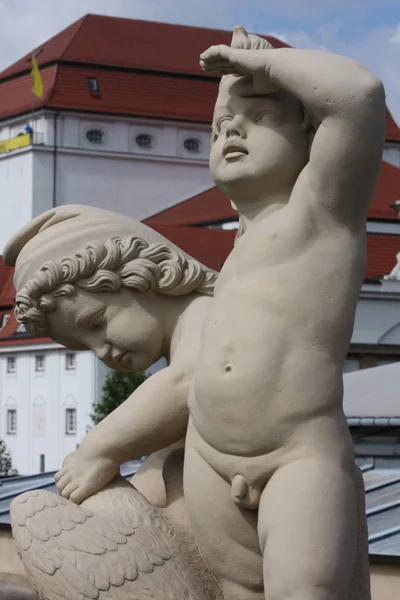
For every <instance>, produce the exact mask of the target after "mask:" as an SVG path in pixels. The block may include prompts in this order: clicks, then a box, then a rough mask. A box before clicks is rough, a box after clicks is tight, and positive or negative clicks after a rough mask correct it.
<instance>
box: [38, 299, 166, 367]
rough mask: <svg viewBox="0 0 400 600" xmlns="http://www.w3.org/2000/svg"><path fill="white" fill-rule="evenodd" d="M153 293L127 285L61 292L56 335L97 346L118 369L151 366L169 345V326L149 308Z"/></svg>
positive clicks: (53, 321)
mask: <svg viewBox="0 0 400 600" xmlns="http://www.w3.org/2000/svg"><path fill="white" fill-rule="evenodd" d="M149 296H150V295H149V294H140V293H135V292H133V291H131V290H129V289H127V288H121V289H120V290H119V291H118V292H100V293H90V292H86V291H83V290H77V292H76V294H75V295H74V296H71V297H64V296H63V297H59V298H57V309H56V310H55V311H54V312H53V313H50V314H49V316H48V322H49V328H50V335H51V337H52V338H53V339H54V340H55V341H56V342H59V343H60V344H62V345H64V346H66V347H67V348H71V349H73V350H87V349H89V350H93V351H94V352H95V353H96V355H97V357H98V358H99V359H100V360H101V361H102V362H104V363H105V364H106V365H107V366H108V367H110V368H111V369H114V370H116V371H124V372H134V371H141V370H143V369H147V368H148V367H149V366H150V365H152V364H153V363H154V362H156V361H157V360H159V359H160V358H161V356H162V344H163V327H162V324H161V323H160V321H159V319H158V318H157V316H156V315H155V314H153V311H152V310H151V308H150V309H149V306H148V305H149V302H148V300H149ZM150 304H151V303H150Z"/></svg>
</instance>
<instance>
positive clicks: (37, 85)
mask: <svg viewBox="0 0 400 600" xmlns="http://www.w3.org/2000/svg"><path fill="white" fill-rule="evenodd" d="M42 50H43V48H40V49H39V50H36V51H35V52H33V53H32V59H31V62H32V68H31V75H32V103H31V123H30V128H31V130H32V131H31V144H32V145H33V142H34V134H35V132H34V118H33V115H34V112H35V103H36V102H35V100H36V97H37V96H38V97H40V98H42V97H43V82H42V78H41V75H40V70H39V65H38V63H37V60H36V57H37V56H39V54H40V53H41V52H42ZM28 125H29V123H28Z"/></svg>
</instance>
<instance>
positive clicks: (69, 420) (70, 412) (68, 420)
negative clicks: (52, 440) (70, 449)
mask: <svg viewBox="0 0 400 600" xmlns="http://www.w3.org/2000/svg"><path fill="white" fill-rule="evenodd" d="M76 424H77V423H76V408H67V409H66V410H65V433H66V434H68V435H72V434H74V433H76Z"/></svg>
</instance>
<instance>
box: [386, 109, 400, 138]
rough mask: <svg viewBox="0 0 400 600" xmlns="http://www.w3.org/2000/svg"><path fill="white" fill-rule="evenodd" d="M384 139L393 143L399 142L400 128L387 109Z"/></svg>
mask: <svg viewBox="0 0 400 600" xmlns="http://www.w3.org/2000/svg"><path fill="white" fill-rule="evenodd" d="M386 139H387V140H390V141H393V142H400V127H399V126H398V125H397V123H396V121H395V120H394V119H393V117H392V115H391V113H390V111H389V110H388V109H386Z"/></svg>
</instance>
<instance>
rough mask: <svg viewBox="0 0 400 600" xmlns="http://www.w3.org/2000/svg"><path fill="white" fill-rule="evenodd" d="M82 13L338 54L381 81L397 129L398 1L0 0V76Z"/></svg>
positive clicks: (399, 77) (399, 72) (399, 118)
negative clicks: (263, 37) (239, 30)
mask: <svg viewBox="0 0 400 600" xmlns="http://www.w3.org/2000/svg"><path fill="white" fill-rule="evenodd" d="M87 13H95V14H103V15H110V16H118V17H128V18H136V19H145V20H150V21H164V22H168V23H180V24H182V25H195V26H199V27H210V28H213V29H229V30H231V29H233V27H234V26H235V25H243V26H244V27H246V29H248V31H252V32H255V33H260V34H272V35H275V36H276V37H278V38H280V39H282V40H283V41H285V42H287V43H289V44H291V45H292V46H295V47H298V48H318V49H323V50H328V51H333V52H338V53H340V54H345V55H347V56H350V57H352V58H355V59H356V60H358V61H360V62H361V63H363V64H364V65H365V66H366V67H368V68H369V69H371V71H373V72H374V73H375V74H376V75H377V76H378V77H379V78H380V79H382V81H383V83H384V85H385V88H386V95H387V103H388V106H389V109H390V110H391V112H392V114H393V116H394V118H395V119H396V121H397V123H398V124H400V0H275V1H274V0H270V1H268V0H0V71H1V70H3V69H4V68H6V67H7V66H9V65H10V64H12V63H13V62H15V61H16V60H18V59H19V58H21V57H22V56H24V55H25V54H27V53H29V52H30V51H31V50H33V49H34V48H36V47H37V46H40V45H41V44H42V43H43V42H45V41H46V40H47V39H49V38H50V37H52V36H53V35H55V34H57V33H58V32H59V31H61V30H62V29H64V28H65V27H67V26H68V25H70V24H71V23H73V22H74V21H76V20H77V19H79V18H80V17H82V16H83V15H84V14H87Z"/></svg>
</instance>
